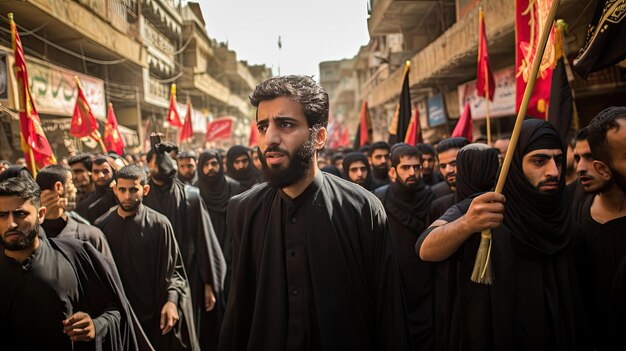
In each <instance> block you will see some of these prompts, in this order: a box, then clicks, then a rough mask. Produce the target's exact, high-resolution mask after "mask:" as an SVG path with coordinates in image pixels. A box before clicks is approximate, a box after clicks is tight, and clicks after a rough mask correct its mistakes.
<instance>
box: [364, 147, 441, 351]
mask: <svg viewBox="0 0 626 351" xmlns="http://www.w3.org/2000/svg"><path fill="white" fill-rule="evenodd" d="M390 156H391V169H390V170H389V174H390V178H391V179H392V180H393V181H392V182H391V183H390V184H388V185H384V186H382V187H380V188H378V189H376V191H375V192H374V194H375V195H376V196H377V197H378V198H379V199H380V201H381V202H382V204H383V206H384V207H385V211H386V212H387V218H388V219H389V226H390V228H391V235H392V236H393V239H394V243H395V248H396V254H397V257H398V268H399V270H400V276H401V277H402V283H403V284H402V287H403V288H404V297H405V299H406V309H407V313H408V317H409V318H408V320H409V328H410V331H411V342H412V345H413V351H417V350H433V336H434V328H433V327H434V323H433V278H434V277H433V265H432V264H431V263H430V262H424V261H422V260H420V258H419V257H418V256H416V255H415V242H416V241H417V238H418V237H419V234H420V233H421V232H422V231H423V230H424V229H426V227H427V226H428V224H429V223H427V217H428V211H429V209H430V205H431V203H432V201H433V200H434V199H435V195H434V194H433V193H432V192H431V191H430V188H429V187H427V186H426V185H425V184H424V183H423V182H422V179H421V173H420V171H421V168H422V165H421V163H422V162H421V160H420V154H419V152H418V151H417V149H416V148H415V147H413V146H410V145H408V144H396V145H394V146H393V148H392V149H391V154H390Z"/></svg>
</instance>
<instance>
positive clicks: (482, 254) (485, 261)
mask: <svg viewBox="0 0 626 351" xmlns="http://www.w3.org/2000/svg"><path fill="white" fill-rule="evenodd" d="M560 2H561V1H560V0H553V1H552V6H551V7H550V12H549V14H548V17H547V18H546V22H545V23H544V24H543V29H542V31H541V37H540V39H539V46H538V47H537V52H536V53H535V57H534V58H533V62H532V66H531V67H532V68H531V72H530V77H529V78H528V83H527V84H526V89H525V90H524V96H523V98H522V103H521V106H520V109H519V111H518V113H517V119H516V120H515V127H514V128H513V133H512V135H511V141H510V142H509V147H508V149H507V150H506V156H505V157H504V162H503V164H502V169H501V170H500V176H499V177H498V183H497V184H496V189H495V192H496V193H498V194H501V193H502V189H503V188H504V182H505V181H506V177H507V176H508V174H509V168H510V167H511V161H512V160H513V153H514V152H515V148H516V146H517V140H518V138H519V134H520V132H521V130H522V122H524V117H525V116H526V111H527V110H528V104H529V102H530V96H531V95H532V92H533V88H534V86H535V80H536V79H537V74H538V73H539V66H540V65H541V60H542V58H543V53H544V51H545V48H546V44H547V42H548V37H549V34H550V29H551V28H552V23H553V22H554V18H555V17H556V12H557V9H558V8H559V3H560ZM490 256H491V230H489V229H487V230H484V231H483V232H482V233H481V239H480V246H479V247H478V253H477V254H476V262H475V263H474V270H473V271H472V277H471V280H472V281H473V282H475V283H480V284H487V285H491V284H492V283H493V271H492V269H491V257H490Z"/></svg>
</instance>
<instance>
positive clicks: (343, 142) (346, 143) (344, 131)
mask: <svg viewBox="0 0 626 351" xmlns="http://www.w3.org/2000/svg"><path fill="white" fill-rule="evenodd" d="M340 128H341V131H340V136H339V142H338V143H337V144H338V145H339V147H350V131H348V128H347V127H346V126H345V125H343V126H341V127H340Z"/></svg>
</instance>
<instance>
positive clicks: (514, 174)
mask: <svg viewBox="0 0 626 351" xmlns="http://www.w3.org/2000/svg"><path fill="white" fill-rule="evenodd" d="M538 149H560V150H562V151H563V157H565V147H564V145H563V143H562V142H561V137H560V136H559V133H558V132H557V131H556V129H554V127H553V126H552V125H550V124H549V123H548V122H546V121H543V120H539V119H528V120H525V121H524V123H523V124H522V130H521V133H520V136H519V141H518V143H517V146H516V148H515V153H514V154H513V160H512V162H511V168H510V169H509V174H508V178H507V180H506V182H505V184H504V190H503V194H504V196H505V197H506V204H505V213H504V225H505V226H506V227H508V229H509V230H510V232H511V235H512V236H513V238H514V239H515V240H514V242H516V243H517V244H519V245H515V247H517V248H518V249H521V250H522V251H523V252H526V253H529V254H535V255H552V254H555V253H557V252H559V251H560V250H562V249H563V248H565V247H566V246H567V245H568V244H569V243H570V240H571V237H572V235H571V233H572V231H571V230H570V229H571V228H570V216H569V208H570V206H568V205H567V196H565V172H564V170H562V171H561V177H560V179H559V189H558V190H557V191H555V192H550V193H547V192H542V191H540V190H539V189H537V188H536V187H534V186H533V185H532V184H531V183H530V182H529V181H528V179H527V178H526V176H525V175H524V171H523V168H522V158H523V156H524V155H525V154H527V153H529V152H531V151H534V150H538Z"/></svg>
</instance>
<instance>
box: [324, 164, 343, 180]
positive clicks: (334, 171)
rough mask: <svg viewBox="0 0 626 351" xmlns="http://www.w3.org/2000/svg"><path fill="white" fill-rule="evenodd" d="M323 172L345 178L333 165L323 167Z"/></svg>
mask: <svg viewBox="0 0 626 351" xmlns="http://www.w3.org/2000/svg"><path fill="white" fill-rule="evenodd" d="M321 171H322V172H326V173H330V174H332V175H335V176H337V177H339V178H343V174H341V171H340V170H339V168H337V167H335V166H333V165H328V166H326V167H323V168H322V169H321Z"/></svg>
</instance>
